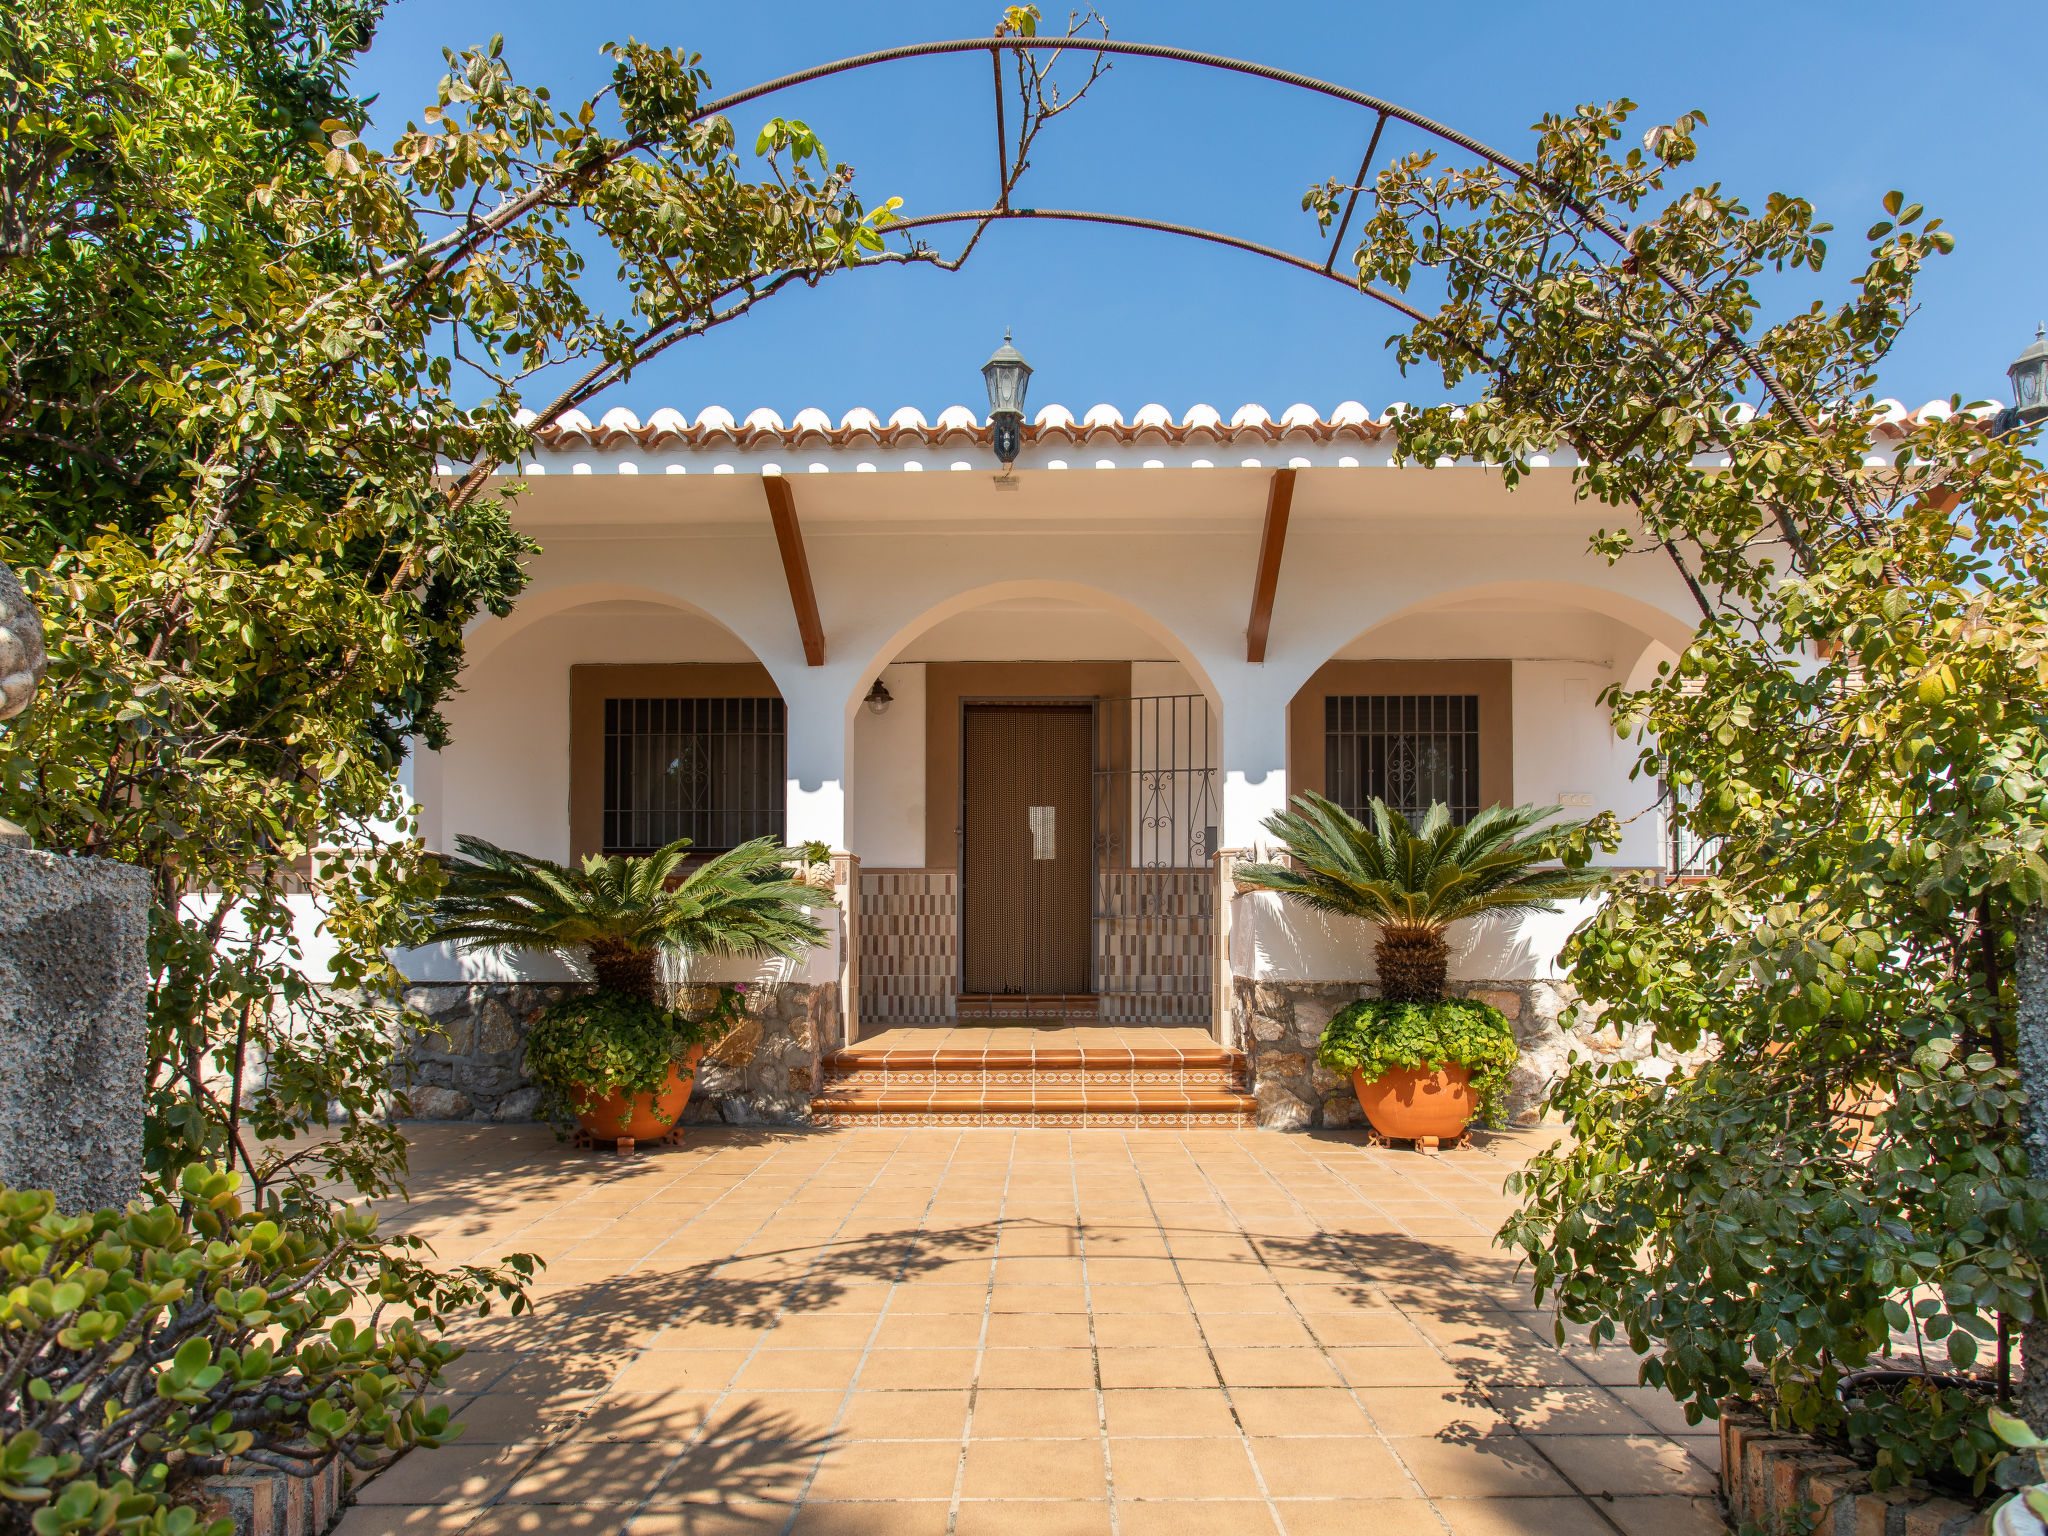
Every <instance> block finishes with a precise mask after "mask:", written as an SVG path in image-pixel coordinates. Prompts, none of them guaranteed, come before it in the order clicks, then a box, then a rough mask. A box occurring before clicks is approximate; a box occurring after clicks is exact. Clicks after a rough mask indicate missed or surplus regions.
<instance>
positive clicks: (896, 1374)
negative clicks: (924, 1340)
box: [856, 1349, 980, 1392]
mask: <svg viewBox="0 0 2048 1536" xmlns="http://www.w3.org/2000/svg"><path fill="white" fill-rule="evenodd" d="M979 1358H980V1356H979V1353H978V1352H977V1351H975V1350H972V1349H877V1350H873V1351H870V1353H869V1354H868V1356H867V1359H866V1360H865V1361H863V1362H862V1364H861V1368H860V1376H859V1377H858V1379H857V1382H856V1385H858V1386H859V1388H860V1389H861V1390H862V1391H863V1392H882V1391H916V1390H920V1389H937V1390H944V1389H946V1388H953V1387H964V1386H967V1385H969V1384H970V1383H971V1382H972V1381H973V1380H974V1368H975V1365H976V1363H977V1362H978V1360H979Z"/></svg>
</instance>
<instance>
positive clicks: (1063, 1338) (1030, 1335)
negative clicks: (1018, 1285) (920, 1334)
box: [934, 1312, 1089, 1349]
mask: <svg viewBox="0 0 2048 1536" xmlns="http://www.w3.org/2000/svg"><path fill="white" fill-rule="evenodd" d="M934 1342H938V1341H936V1340H934ZM987 1343H988V1347H989V1348H990V1349H1050V1348H1065V1349H1086V1348H1087V1347H1088V1345H1089V1327H1088V1317H1087V1315H1086V1314H1085V1313H1079V1312H1041V1313H1039V1314H1037V1315H1036V1316H1033V1315H1032V1314H1031V1313H1028V1312H996V1313H992V1314H991V1315H990V1317H989V1319H988V1338H987Z"/></svg>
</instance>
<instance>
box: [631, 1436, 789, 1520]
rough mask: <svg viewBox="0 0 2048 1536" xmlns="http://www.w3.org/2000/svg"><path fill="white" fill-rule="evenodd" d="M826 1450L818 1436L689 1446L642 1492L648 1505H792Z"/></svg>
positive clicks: (661, 1507)
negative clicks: (658, 1478)
mask: <svg viewBox="0 0 2048 1536" xmlns="http://www.w3.org/2000/svg"><path fill="white" fill-rule="evenodd" d="M824 1449H825V1445H824V1443H823V1442H821V1441H818V1440H752V1439H750V1440H733V1441H725V1442H718V1443H712V1444H699V1445H693V1446H691V1447H690V1448H689V1449H688V1450H686V1451H684V1452H683V1454H682V1455H681V1457H679V1458H678V1459H677V1461H676V1463H675V1465H673V1466H672V1467H670V1468H669V1470H668V1472H667V1474H666V1475H665V1476H664V1477H663V1478H662V1480H661V1482H660V1483H659V1484H658V1485H657V1486H656V1487H655V1488H654V1489H653V1490H652V1491H651V1492H650V1493H648V1494H647V1495H646V1497H647V1503H648V1507H649V1508H650V1509H673V1508H676V1507H677V1506H679V1505H697V1504H757V1503H778V1504H781V1503H788V1504H794V1503H795V1502H796V1501H797V1500H798V1499H799V1498H800V1497H801V1496H802V1494H803V1490H804V1484H805V1483H807V1482H808V1481H809V1480H810V1477H811V1473H812V1471H813V1469H814V1468H815V1467H816V1466H817V1464H818V1456H819V1454H820V1453H821V1452H822V1451H823V1450H824Z"/></svg>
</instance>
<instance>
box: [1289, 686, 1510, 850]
mask: <svg viewBox="0 0 2048 1536" xmlns="http://www.w3.org/2000/svg"><path fill="white" fill-rule="evenodd" d="M1323 732H1324V734H1323V740H1324V759H1323V784H1324V786H1325V788H1324V793H1325V794H1327V795H1328V796H1329V797H1330V798H1331V799H1332V800H1334V801H1336V802H1337V803H1338V804H1339V805H1341V806H1343V807H1344V809H1345V810H1347V811H1349V812H1350V813H1351V814H1352V815H1354V816H1359V817H1363V816H1364V815H1365V814H1366V811H1367V808H1368V806H1369V805H1370V803H1371V802H1372V801H1373V800H1374V799H1375V798H1377V799H1380V800H1384V801H1385V802H1386V803H1387V808H1388V809H1389V810H1395V811H1399V812H1400V813H1401V814H1402V815H1404V816H1406V817H1407V818H1408V820H1409V821H1410V822H1411V823H1415V824H1418V825H1419V824H1420V823H1421V821H1422V818H1423V816H1424V814H1425V813H1426V812H1427V811H1428V810H1429V808H1430V806H1431V805H1432V804H1433V803H1434V802H1436V801H1439V800H1441V801H1443V802H1444V804H1446V805H1448V806H1449V807H1450V808H1451V819H1452V820H1453V821H1455V822H1457V823H1458V824H1459V825H1460V826H1462V825H1463V824H1464V823H1466V822H1468V821H1470V820H1471V819H1472V818H1473V817H1474V816H1476V815H1478V814H1479V695H1477V694H1476V693H1411V694H1384V693H1367V694H1348V695H1332V696H1329V697H1327V698H1325V699H1324V700H1323Z"/></svg>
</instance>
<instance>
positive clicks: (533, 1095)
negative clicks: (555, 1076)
mask: <svg viewBox="0 0 2048 1536" xmlns="http://www.w3.org/2000/svg"><path fill="white" fill-rule="evenodd" d="M539 1110H540V1090H539V1089H538V1088H515V1089H513V1090H512V1092H510V1093H508V1094H506V1095H505V1097H504V1098H502V1099H500V1100H499V1101H498V1107H497V1108H496V1109H494V1110H492V1111H491V1118H492V1119H493V1120H531V1119H532V1118H533V1117H534V1115H535V1114H536V1113H538V1112H539Z"/></svg>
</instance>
